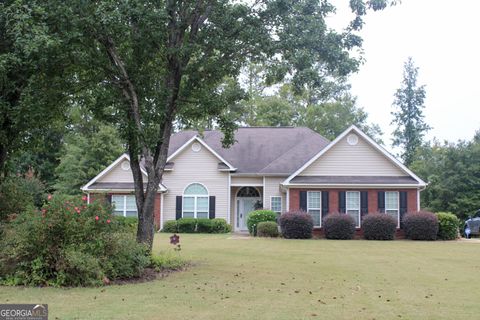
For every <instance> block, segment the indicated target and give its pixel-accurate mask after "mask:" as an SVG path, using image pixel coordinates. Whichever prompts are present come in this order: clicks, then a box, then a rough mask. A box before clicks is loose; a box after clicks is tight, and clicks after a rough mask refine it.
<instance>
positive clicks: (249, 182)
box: [231, 176, 263, 186]
mask: <svg viewBox="0 0 480 320" xmlns="http://www.w3.org/2000/svg"><path fill="white" fill-rule="evenodd" d="M231 183H232V185H233V186H235V185H241V186H262V185H263V177H236V176H232V182H231Z"/></svg>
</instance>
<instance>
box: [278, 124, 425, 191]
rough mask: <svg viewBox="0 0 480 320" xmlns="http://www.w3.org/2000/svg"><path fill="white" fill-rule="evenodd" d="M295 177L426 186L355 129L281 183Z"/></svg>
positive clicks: (352, 127)
mask: <svg viewBox="0 0 480 320" xmlns="http://www.w3.org/2000/svg"><path fill="white" fill-rule="evenodd" d="M350 134H354V135H355V136H356V137H357V141H356V143H353V144H350V143H349V142H348V139H349V135H350ZM353 139H354V140H355V138H353ZM297 176H392V177H394V176H410V177H412V178H413V179H414V180H415V181H416V182H417V183H418V184H419V185H420V186H424V185H426V183H425V182H424V181H423V180H421V179H420V178H419V177H417V176H416V175H415V174H414V173H413V172H412V171H410V170H409V169H408V168H407V167H405V166H404V165H403V164H402V163H400V162H399V161H398V160H397V159H395V158H394V157H393V156H392V155H391V154H390V153H388V152H387V151H386V150H385V149H384V148H382V147H381V146H380V145H378V144H377V143H376V142H375V141H373V140H372V139H371V138H370V137H368V136H367V135H366V134H365V133H363V132H362V131H361V130H360V129H358V128H357V127H356V126H351V127H349V128H348V129H347V130H345V131H344V132H343V133H342V134H341V135H339V136H338V137H337V138H336V139H335V140H334V141H332V142H331V143H330V144H329V145H328V146H327V147H326V148H324V149H323V150H321V151H320V152H319V153H317V154H316V155H315V156H314V157H312V158H311V159H310V160H309V161H308V162H306V163H305V164H304V165H303V166H302V167H300V168H299V169H298V170H297V171H296V172H294V173H293V174H292V175H290V177H288V178H287V179H286V180H285V181H284V182H283V183H284V184H289V183H290V182H291V180H292V179H293V178H295V177H297Z"/></svg>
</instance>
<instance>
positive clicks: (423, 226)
mask: <svg viewBox="0 0 480 320" xmlns="http://www.w3.org/2000/svg"><path fill="white" fill-rule="evenodd" d="M403 225H404V227H405V236H406V237H407V238H409V239H412V240H436V239H437V233H438V218H437V216H436V215H435V214H434V213H432V212H429V211H418V212H412V213H408V214H406V215H405V217H404V218H403Z"/></svg>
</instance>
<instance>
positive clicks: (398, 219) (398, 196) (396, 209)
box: [384, 191, 400, 229]
mask: <svg viewBox="0 0 480 320" xmlns="http://www.w3.org/2000/svg"><path fill="white" fill-rule="evenodd" d="M387 193H396V194H397V208H395V209H389V208H387ZM384 201H385V214H388V212H387V211H396V212H397V229H399V228H400V192H398V191H385V199H384Z"/></svg>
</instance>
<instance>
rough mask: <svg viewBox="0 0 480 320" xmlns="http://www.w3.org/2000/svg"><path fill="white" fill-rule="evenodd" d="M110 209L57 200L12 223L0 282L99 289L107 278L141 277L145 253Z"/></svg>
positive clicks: (0, 264) (0, 260)
mask: <svg viewBox="0 0 480 320" xmlns="http://www.w3.org/2000/svg"><path fill="white" fill-rule="evenodd" d="M114 220H115V217H114V216H113V215H112V214H111V208H110V206H105V205H103V204H102V202H100V201H95V202H93V203H92V204H87V203H86V202H85V201H84V200H82V199H80V198H78V197H65V196H54V197H53V199H52V200H51V201H50V202H48V203H46V204H45V205H44V206H43V208H42V210H41V211H39V210H35V209H31V210H27V211H26V212H24V213H23V214H21V215H19V216H18V217H17V219H15V220H14V221H13V222H12V223H10V224H8V227H7V228H6V229H5V234H4V237H3V239H2V240H1V243H0V247H1V248H4V249H2V250H1V251H0V282H1V283H4V284H22V285H35V286H37V285H54V286H87V285H100V284H102V283H103V280H104V279H103V278H104V277H107V278H109V279H117V278H129V277H134V276H138V275H140V274H141V272H142V271H143V268H144V267H145V266H148V264H149V259H148V257H147V256H146V249H145V247H144V246H143V245H141V244H138V243H137V242H136V241H135V237H134V235H133V233H131V232H128V233H126V232H124V229H122V227H121V226H120V225H119V224H117V223H115V221H114Z"/></svg>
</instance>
